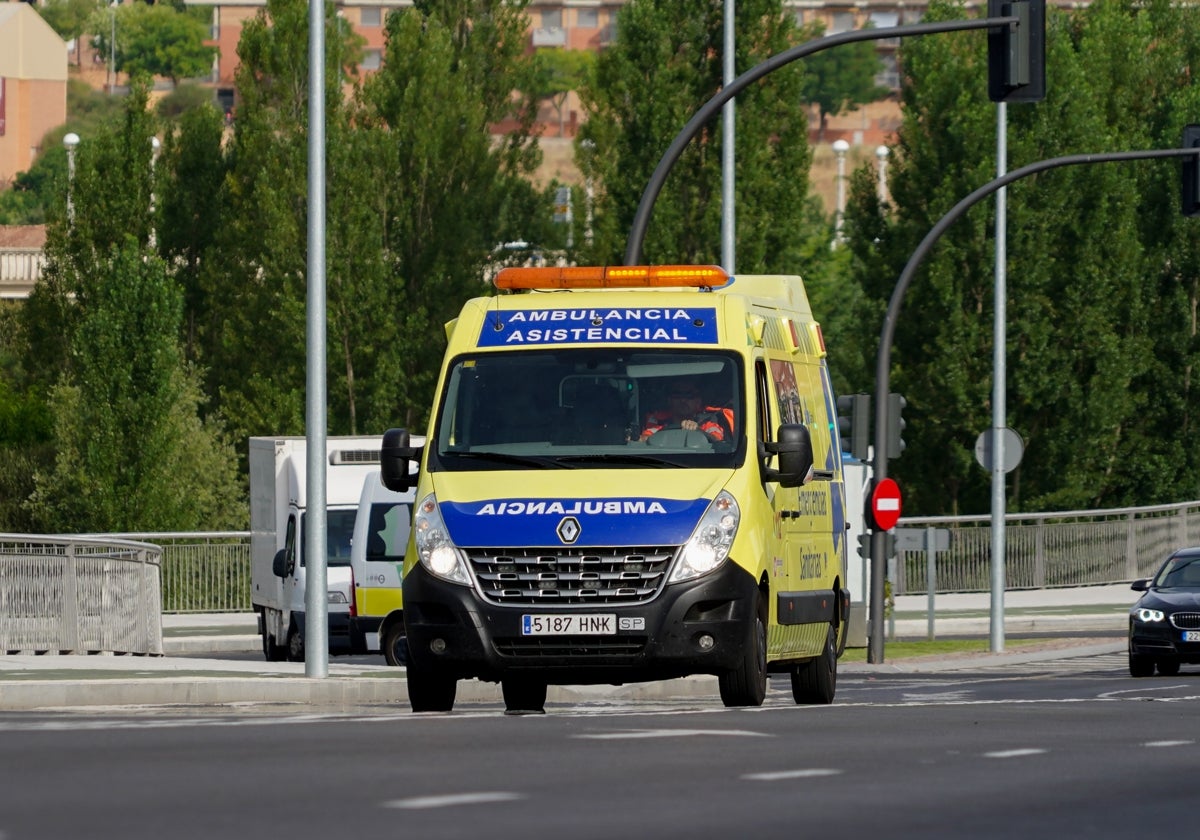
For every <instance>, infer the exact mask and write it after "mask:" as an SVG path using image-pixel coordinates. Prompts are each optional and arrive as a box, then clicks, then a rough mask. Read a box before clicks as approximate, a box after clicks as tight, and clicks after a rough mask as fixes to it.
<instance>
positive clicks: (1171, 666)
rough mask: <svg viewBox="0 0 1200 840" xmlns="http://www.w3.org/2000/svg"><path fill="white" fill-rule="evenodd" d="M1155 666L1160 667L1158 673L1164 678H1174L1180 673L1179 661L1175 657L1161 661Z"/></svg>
mask: <svg viewBox="0 0 1200 840" xmlns="http://www.w3.org/2000/svg"><path fill="white" fill-rule="evenodd" d="M1155 664H1156V666H1157V667H1158V673H1159V674H1161V675H1162V676H1164V677H1173V676H1175V675H1176V674H1178V673H1179V660H1178V659H1175V658H1174V657H1167V658H1165V659H1160V660H1158V662H1156V663H1155Z"/></svg>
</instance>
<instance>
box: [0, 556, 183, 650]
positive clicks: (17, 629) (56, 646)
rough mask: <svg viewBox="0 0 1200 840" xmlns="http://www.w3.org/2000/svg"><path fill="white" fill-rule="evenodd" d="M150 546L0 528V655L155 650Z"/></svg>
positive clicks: (156, 609) (154, 569)
mask: <svg viewBox="0 0 1200 840" xmlns="http://www.w3.org/2000/svg"><path fill="white" fill-rule="evenodd" d="M159 557H160V549H159V548H158V546H155V545H150V544H148V543H142V542H134V541H130V540H119V539H111V538H83V537H59V536H41V535H25V534H0V654H3V653H21V652H29V653H132V654H162V651H163V647H162V595H161V589H160V580H159V572H160V567H159Z"/></svg>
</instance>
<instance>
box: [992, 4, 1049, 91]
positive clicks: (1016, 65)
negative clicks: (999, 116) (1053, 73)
mask: <svg viewBox="0 0 1200 840" xmlns="http://www.w3.org/2000/svg"><path fill="white" fill-rule="evenodd" d="M988 17H989V18H1000V17H1016V18H1019V21H1018V22H1017V23H1016V24H1015V25H1014V24H1004V25H1003V26H993V27H991V28H990V29H988V98H989V99H991V100H992V101H993V102H1040V101H1041V100H1043V99H1045V98H1046V0H988Z"/></svg>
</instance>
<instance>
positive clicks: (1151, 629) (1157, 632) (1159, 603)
mask: <svg viewBox="0 0 1200 840" xmlns="http://www.w3.org/2000/svg"><path fill="white" fill-rule="evenodd" d="M1132 588H1133V589H1134V590H1136V591H1137V592H1141V593H1142V597H1141V598H1139V599H1138V602H1137V603H1136V604H1134V605H1133V608H1132V609H1130V610H1129V673H1130V674H1131V675H1132V676H1135V677H1149V676H1153V674H1154V670H1155V668H1157V669H1158V673H1160V674H1162V675H1163V676H1167V677H1172V676H1174V675H1175V674H1178V673H1179V665H1180V663H1183V662H1187V663H1189V664H1191V663H1198V662H1200V547H1194V548H1181V549H1179V551H1176V552H1175V553H1174V554H1172V555H1171V556H1170V557H1168V558H1167V560H1166V562H1165V563H1163V564H1162V566H1161V567H1159V570H1158V572H1157V573H1156V574H1155V575H1154V577H1152V578H1147V579H1145V580H1135V581H1134V582H1133V586H1132Z"/></svg>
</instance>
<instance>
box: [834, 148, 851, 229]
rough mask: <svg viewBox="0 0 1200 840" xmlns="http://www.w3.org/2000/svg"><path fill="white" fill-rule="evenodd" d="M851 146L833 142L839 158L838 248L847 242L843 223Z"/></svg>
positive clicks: (836, 225)
mask: <svg viewBox="0 0 1200 840" xmlns="http://www.w3.org/2000/svg"><path fill="white" fill-rule="evenodd" d="M848 151H850V144H849V143H847V142H846V141H845V140H834V141H833V153H834V155H836V156H837V220H836V222H835V223H834V230H833V245H832V246H831V247H833V248H836V247H837V246H839V245H841V244H842V242H844V241H845V240H844V239H843V238H842V222H843V220H844V217H845V215H846V152H848Z"/></svg>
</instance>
